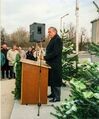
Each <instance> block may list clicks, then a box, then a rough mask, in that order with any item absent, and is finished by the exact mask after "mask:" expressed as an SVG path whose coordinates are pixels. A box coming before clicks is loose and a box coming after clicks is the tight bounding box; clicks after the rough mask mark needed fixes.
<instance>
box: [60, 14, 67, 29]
mask: <svg viewBox="0 0 99 119" xmlns="http://www.w3.org/2000/svg"><path fill="white" fill-rule="evenodd" d="M67 15H69V14H65V15H63V16H62V17H61V18H60V30H63V25H62V20H63V18H64V17H65V16H67Z"/></svg>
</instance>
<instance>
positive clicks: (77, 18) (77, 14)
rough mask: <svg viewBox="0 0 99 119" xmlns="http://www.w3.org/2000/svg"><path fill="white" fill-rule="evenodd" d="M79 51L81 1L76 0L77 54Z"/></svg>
mask: <svg viewBox="0 0 99 119" xmlns="http://www.w3.org/2000/svg"><path fill="white" fill-rule="evenodd" d="M78 52H79V1H78V0H76V54H78Z"/></svg>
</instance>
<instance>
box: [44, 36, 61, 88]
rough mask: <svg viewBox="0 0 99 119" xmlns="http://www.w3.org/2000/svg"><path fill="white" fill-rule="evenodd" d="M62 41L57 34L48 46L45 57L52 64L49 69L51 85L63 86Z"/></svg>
mask: <svg viewBox="0 0 99 119" xmlns="http://www.w3.org/2000/svg"><path fill="white" fill-rule="evenodd" d="M61 58H62V41H61V38H60V37H59V36H58V35H55V36H54V37H53V38H52V39H51V40H50V42H49V44H48V46H47V48H46V56H45V57H44V59H45V60H46V62H47V64H49V65H50V66H51V70H49V85H50V86H61V84H62V62H61Z"/></svg>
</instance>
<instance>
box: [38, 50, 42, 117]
mask: <svg viewBox="0 0 99 119" xmlns="http://www.w3.org/2000/svg"><path fill="white" fill-rule="evenodd" d="M41 57H42V51H40V57H39V80H38V114H37V116H40V107H41V92H40V91H41V63H42V62H41Z"/></svg>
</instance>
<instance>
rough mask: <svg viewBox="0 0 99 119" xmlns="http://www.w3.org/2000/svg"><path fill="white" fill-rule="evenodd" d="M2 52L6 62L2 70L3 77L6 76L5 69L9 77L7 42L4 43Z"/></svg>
mask: <svg viewBox="0 0 99 119" xmlns="http://www.w3.org/2000/svg"><path fill="white" fill-rule="evenodd" d="M1 52H2V53H3V54H4V55H5V64H4V65H3V66H2V67H1V70H2V78H3V79H4V78H5V71H6V78H9V64H8V59H7V52H8V46H7V44H6V43H4V44H3V45H2V50H1Z"/></svg>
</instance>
